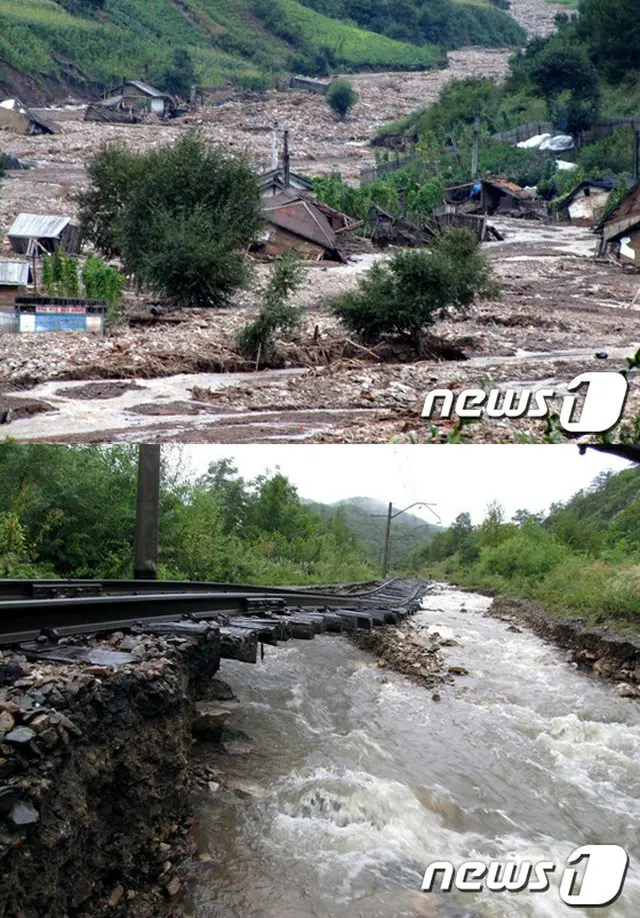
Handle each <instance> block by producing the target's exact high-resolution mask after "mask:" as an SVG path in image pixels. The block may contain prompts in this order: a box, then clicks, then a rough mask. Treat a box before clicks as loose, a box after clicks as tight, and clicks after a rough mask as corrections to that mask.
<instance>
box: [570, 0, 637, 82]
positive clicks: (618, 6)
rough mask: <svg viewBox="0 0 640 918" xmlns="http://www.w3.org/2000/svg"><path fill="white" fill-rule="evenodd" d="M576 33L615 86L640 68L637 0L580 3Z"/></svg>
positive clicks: (599, 67) (605, 0) (599, 0)
mask: <svg viewBox="0 0 640 918" xmlns="http://www.w3.org/2000/svg"><path fill="white" fill-rule="evenodd" d="M579 9H580V15H579V16H578V22H577V31H578V35H579V36H580V38H581V39H582V40H583V41H584V43H585V44H586V46H587V48H588V49H589V51H590V53H591V56H592V58H593V60H594V62H595V64H596V65H597V67H598V69H599V70H600V71H601V73H602V74H603V75H604V76H605V77H606V78H607V79H608V80H611V81H612V82H613V83H616V82H619V81H620V80H621V79H623V77H625V76H626V75H627V74H628V73H629V72H630V71H633V70H638V68H639V67H640V16H638V3H637V0H581V2H580V7H579Z"/></svg>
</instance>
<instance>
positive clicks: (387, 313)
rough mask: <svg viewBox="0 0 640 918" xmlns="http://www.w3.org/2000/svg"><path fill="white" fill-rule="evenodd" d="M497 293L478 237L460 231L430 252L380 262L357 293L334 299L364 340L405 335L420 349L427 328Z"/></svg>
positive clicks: (337, 311) (409, 252) (349, 325)
mask: <svg viewBox="0 0 640 918" xmlns="http://www.w3.org/2000/svg"><path fill="white" fill-rule="evenodd" d="M498 290H499V288H498V286H497V285H496V284H495V283H494V282H493V281H492V280H491V275H490V268H489V264H488V261H487V259H486V256H485V255H484V253H483V252H481V251H480V249H479V247H478V246H477V243H476V239H475V236H474V235H473V234H472V233H471V232H470V231H469V230H467V229H462V228H456V229H454V230H452V231H451V232H450V233H449V234H447V235H446V236H443V237H441V238H440V239H439V240H438V241H437V242H436V243H434V244H433V245H432V246H431V247H430V248H429V249H412V250H405V251H401V252H399V253H398V254H396V255H394V256H393V257H392V258H391V259H390V261H389V262H388V263H382V262H376V264H374V266H373V268H372V269H371V271H370V272H369V274H368V275H367V276H365V277H364V278H363V279H362V280H361V281H360V283H359V286H358V289H357V290H355V291H349V292H346V293H343V294H340V295H339V296H338V297H336V298H335V299H334V301H333V303H332V311H333V313H334V314H335V315H337V316H339V317H340V318H341V319H342V321H343V322H344V323H345V325H346V326H347V328H349V329H350V330H351V331H354V332H356V333H357V334H359V335H361V337H362V338H363V339H364V340H366V341H369V342H374V341H377V340H379V339H380V338H381V337H382V336H384V335H405V336H408V337H409V338H410V339H411V340H412V342H413V344H414V346H415V347H416V350H418V351H419V350H420V348H421V343H422V335H423V332H424V330H425V329H426V328H428V327H429V326H431V325H433V324H434V323H435V321H436V320H437V319H438V318H441V317H444V316H447V315H449V313H450V312H452V311H454V310H458V311H460V310H464V309H466V308H468V307H469V306H470V305H471V303H473V301H474V299H476V297H478V298H489V297H493V296H496V295H497V294H498Z"/></svg>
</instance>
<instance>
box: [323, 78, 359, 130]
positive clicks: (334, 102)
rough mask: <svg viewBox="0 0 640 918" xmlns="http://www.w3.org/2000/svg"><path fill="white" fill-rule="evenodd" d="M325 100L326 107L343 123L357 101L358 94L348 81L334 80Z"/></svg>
mask: <svg viewBox="0 0 640 918" xmlns="http://www.w3.org/2000/svg"><path fill="white" fill-rule="evenodd" d="M326 98H327V103H328V105H329V106H330V107H331V108H332V109H333V111H334V112H335V113H336V115H337V116H338V117H339V118H340V120H341V121H344V120H345V119H346V117H347V114H348V113H349V110H350V109H351V108H353V106H354V105H355V104H356V102H357V101H358V94H357V93H356V91H355V90H354V88H353V86H352V85H351V83H350V82H349V81H348V80H334V81H333V83H332V84H331V86H329V89H328V90H327V96H326Z"/></svg>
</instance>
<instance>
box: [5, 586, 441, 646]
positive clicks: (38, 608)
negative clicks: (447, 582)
mask: <svg viewBox="0 0 640 918" xmlns="http://www.w3.org/2000/svg"><path fill="white" fill-rule="evenodd" d="M427 590H428V585H427V583H426V582H425V581H420V580H411V579H403V578H393V579H390V580H385V581H383V582H382V583H379V584H376V585H373V586H372V585H370V584H344V585H341V586H340V587H339V588H336V590H335V591H331V590H330V588H326V587H325V588H324V589H323V591H322V592H320V591H313V590H301V589H296V588H294V587H261V586H255V585H250V586H249V585H238V584H223V583H195V582H187V581H180V582H176V581H139V580H135V581H118V580H0V646H4V647H11V646H14V647H16V646H17V647H19V648H20V649H21V650H22V651H23V652H24V653H25V654H27V656H31V657H33V658H49V659H58V660H65V659H68V660H69V662H71V661H72V660H73V659H78V654H81V653H82V650H81V648H79V647H78V646H77V641H75V642H74V639H75V638H76V637H78V636H81V635H87V634H104V633H108V632H114V631H123V630H130V631H132V632H148V633H156V634H171V633H175V634H184V635H191V636H193V637H198V638H200V639H207V637H208V636H212V632H213V630H215V631H216V632H217V633H218V634H219V637H220V640H221V646H222V657H223V658H229V659H237V660H242V661H244V662H256V660H257V658H258V647H259V645H261V644H265V643H268V644H277V643H279V642H280V641H286V640H290V639H299V640H310V639H312V638H313V637H315V635H316V634H318V633H322V632H325V631H332V632H342V631H353V630H359V629H364V630H371V629H373V628H375V627H377V626H380V625H384V624H391V623H393V622H398V621H400V620H401V619H403V618H405V617H406V616H407V615H410V614H412V613H414V612H415V611H417V609H418V608H419V606H420V598H421V597H422V595H424V593H425V592H427ZM74 645H75V646H74ZM87 653H89V652H87ZM97 653H99V652H97ZM74 654H75V656H74ZM93 656H94V657H95V656H96V653H93Z"/></svg>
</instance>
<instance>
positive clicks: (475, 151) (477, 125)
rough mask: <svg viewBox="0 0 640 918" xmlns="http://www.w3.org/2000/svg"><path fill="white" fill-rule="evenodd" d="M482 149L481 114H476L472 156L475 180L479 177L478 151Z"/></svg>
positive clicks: (472, 173)
mask: <svg viewBox="0 0 640 918" xmlns="http://www.w3.org/2000/svg"><path fill="white" fill-rule="evenodd" d="M479 149H480V115H476V117H475V120H474V122H473V155H472V158H471V178H472V179H473V181H474V182H475V180H476V179H477V178H478V153H479Z"/></svg>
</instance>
